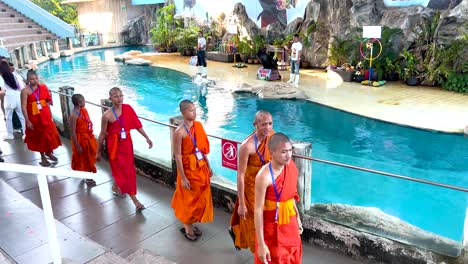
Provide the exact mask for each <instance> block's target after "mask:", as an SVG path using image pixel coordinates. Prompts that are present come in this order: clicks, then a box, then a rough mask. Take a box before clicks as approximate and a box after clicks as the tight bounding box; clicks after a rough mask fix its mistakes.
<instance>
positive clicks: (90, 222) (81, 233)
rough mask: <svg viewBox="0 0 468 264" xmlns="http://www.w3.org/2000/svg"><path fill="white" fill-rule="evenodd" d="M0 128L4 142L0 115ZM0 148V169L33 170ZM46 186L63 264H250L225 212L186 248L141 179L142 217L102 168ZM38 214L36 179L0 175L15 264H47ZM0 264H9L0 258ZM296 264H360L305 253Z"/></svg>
mask: <svg viewBox="0 0 468 264" xmlns="http://www.w3.org/2000/svg"><path fill="white" fill-rule="evenodd" d="M0 120H1V121H0V137H3V135H5V124H4V122H3V115H2V114H1V113H0ZM0 147H1V149H2V150H3V152H4V154H3V157H4V159H5V162H9V163H18V164H27V165H34V166H39V161H40V156H39V154H38V153H34V152H31V151H29V150H27V148H26V146H25V145H24V144H23V142H22V141H21V139H15V140H8V141H0ZM70 153H71V150H70V144H69V141H68V140H63V146H62V147H59V148H58V149H57V150H56V151H55V154H56V155H57V157H58V159H59V161H58V163H57V164H56V165H55V167H61V168H66V169H69V168H70V156H71V154H70ZM0 166H1V163H0ZM48 182H49V189H50V193H51V199H52V204H53V211H54V216H55V218H56V220H57V221H56V223H57V230H58V235H59V243H60V246H61V250H62V256H63V258H64V259H65V260H66V261H65V262H64V263H96V264H97V263H108V264H119V263H139V264H141V263H162V264H169V263H173V262H172V261H175V262H177V263H187V264H189V263H190V264H198V263H206V264H209V263H220V262H222V263H224V264H230V263H238V264H244V263H245V264H246V263H253V259H252V255H251V254H250V252H247V251H245V250H244V251H241V252H236V251H235V250H234V247H233V245H232V242H231V238H230V237H229V235H228V232H227V228H228V226H229V219H230V214H229V213H228V212H225V211H224V210H221V209H216V210H215V220H214V223H210V224H204V225H200V226H201V229H202V230H203V232H204V234H203V236H202V237H201V238H200V239H199V240H198V241H196V242H189V241H188V240H186V239H185V238H184V237H183V236H182V235H181V233H180V231H179V228H180V227H181V225H180V223H178V222H177V221H176V219H175V217H174V214H173V210H172V208H171V207H170V201H171V198H172V194H173V190H172V189H170V188H168V187H166V186H162V185H159V184H157V183H155V182H153V181H152V180H150V179H148V178H145V177H143V176H140V177H138V179H137V182H138V198H139V199H140V201H141V202H143V203H144V204H145V206H146V207H147V209H146V210H144V211H143V212H142V213H135V210H134V206H133V204H132V203H131V201H130V199H129V198H125V199H122V198H117V197H115V196H113V195H112V192H111V186H112V176H111V174H110V169H109V166H108V163H107V162H100V163H98V172H97V173H96V182H97V184H98V185H97V186H96V187H93V188H88V187H87V186H86V185H85V184H84V183H83V182H82V181H81V180H79V179H73V178H57V177H49V178H48ZM41 206H42V205H41V201H40V194H39V189H38V184H37V180H36V177H35V175H25V174H17V173H4V172H0V224H1V227H2V228H1V229H0V248H1V250H3V252H4V253H5V254H6V255H7V256H8V257H10V258H11V259H13V260H14V261H16V262H17V263H21V264H22V263H34V264H38V263H49V262H50V261H51V257H50V253H49V247H48V244H47V232H46V229H45V224H44V220H43V213H42V210H41ZM158 255H160V256H158ZM127 261H128V262H127ZM0 263H8V262H7V260H5V259H2V254H1V252H0ZM303 263H308V264H309V263H320V264H339V263H342V264H348V263H349V264H357V263H362V261H359V262H358V261H355V260H352V259H350V258H349V257H347V256H343V255H340V254H339V253H336V252H332V251H328V250H324V249H321V248H318V247H314V246H309V245H304V256H303Z"/></svg>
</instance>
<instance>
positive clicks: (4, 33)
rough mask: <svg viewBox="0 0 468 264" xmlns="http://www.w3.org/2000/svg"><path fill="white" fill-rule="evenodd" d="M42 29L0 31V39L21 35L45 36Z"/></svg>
mask: <svg viewBox="0 0 468 264" xmlns="http://www.w3.org/2000/svg"><path fill="white" fill-rule="evenodd" d="M47 33H48V32H47V31H44V30H43V29H42V28H16V29H0V37H2V38H4V37H10V36H21V35H32V34H37V35H44V34H47Z"/></svg>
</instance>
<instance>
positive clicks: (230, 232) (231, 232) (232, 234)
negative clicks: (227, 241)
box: [228, 227, 241, 251]
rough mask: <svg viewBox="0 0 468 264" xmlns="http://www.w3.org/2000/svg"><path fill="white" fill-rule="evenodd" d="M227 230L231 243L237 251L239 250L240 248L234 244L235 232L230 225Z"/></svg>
mask: <svg viewBox="0 0 468 264" xmlns="http://www.w3.org/2000/svg"><path fill="white" fill-rule="evenodd" d="M228 232H229V235H230V236H231V238H232V243H233V244H234V247H235V248H236V250H237V251H240V250H241V248H240V247H238V246H236V234H235V233H234V230H232V227H231V228H229V230H228Z"/></svg>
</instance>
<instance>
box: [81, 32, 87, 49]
mask: <svg viewBox="0 0 468 264" xmlns="http://www.w3.org/2000/svg"><path fill="white" fill-rule="evenodd" d="M80 44H81V47H82V48H86V38H85V35H80Z"/></svg>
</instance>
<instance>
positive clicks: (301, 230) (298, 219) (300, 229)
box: [297, 216, 304, 235]
mask: <svg viewBox="0 0 468 264" xmlns="http://www.w3.org/2000/svg"><path fill="white" fill-rule="evenodd" d="M297 226H298V228H299V234H300V235H302V232H304V227H302V222H301V217H300V216H297Z"/></svg>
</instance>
